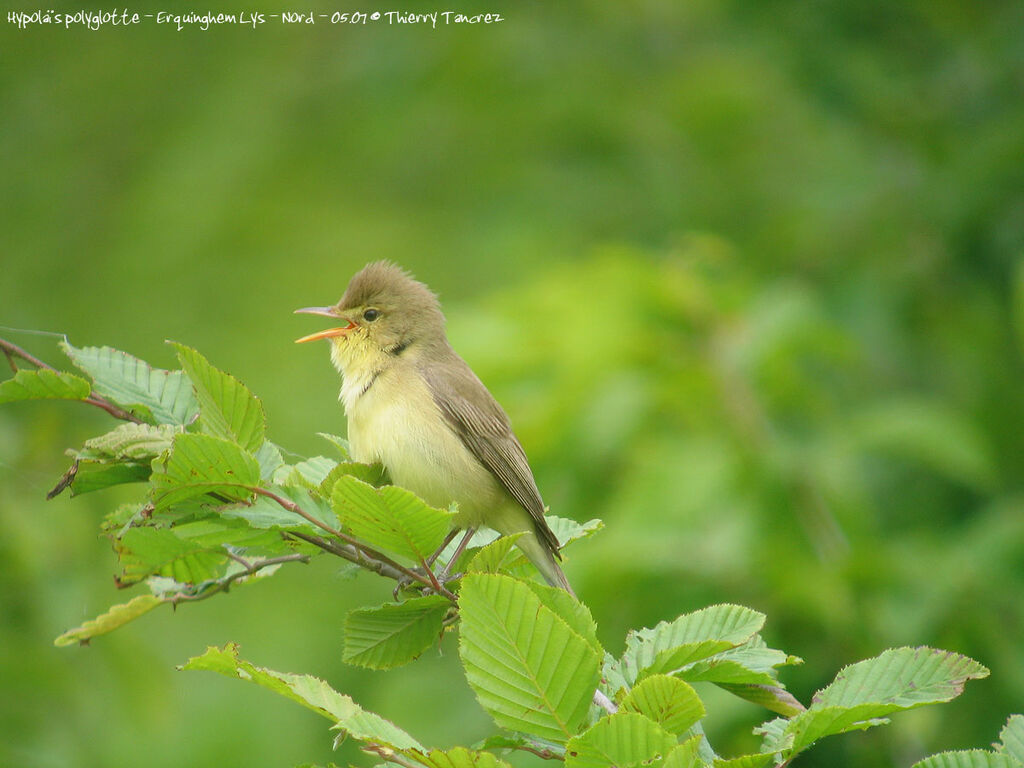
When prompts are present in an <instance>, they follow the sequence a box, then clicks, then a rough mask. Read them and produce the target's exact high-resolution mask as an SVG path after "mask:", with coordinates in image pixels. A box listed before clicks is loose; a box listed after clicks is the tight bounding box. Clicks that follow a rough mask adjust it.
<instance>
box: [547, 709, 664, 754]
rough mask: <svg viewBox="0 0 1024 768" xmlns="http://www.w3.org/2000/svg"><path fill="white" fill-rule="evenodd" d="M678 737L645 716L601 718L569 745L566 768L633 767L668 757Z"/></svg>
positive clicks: (627, 714) (630, 713)
mask: <svg viewBox="0 0 1024 768" xmlns="http://www.w3.org/2000/svg"><path fill="white" fill-rule="evenodd" d="M676 741H677V739H676V737H675V736H674V735H673V734H671V733H669V732H668V731H666V730H665V729H664V728H662V727H661V726H660V725H658V724H657V723H655V722H654V721H653V720H650V719H648V718H646V717H644V716H643V715H639V714H636V713H634V712H620V713H617V714H614V715H609V716H608V717H604V718H601V719H600V720H598V721H597V722H596V723H595V724H594V725H593V726H591V727H590V729H589V730H587V731H586V733H584V734H582V735H581V736H576V737H575V738H573V739H570V740H569V743H568V744H566V745H565V766H566V768H608V767H609V766H616V768H632V766H639V765H643V764H645V763H648V762H651V761H653V760H654V759H655V758H657V757H658V756H661V755H667V754H668V753H669V752H670V751H672V749H674V748H675V747H676Z"/></svg>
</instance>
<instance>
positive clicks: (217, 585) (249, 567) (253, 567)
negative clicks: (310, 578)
mask: <svg viewBox="0 0 1024 768" xmlns="http://www.w3.org/2000/svg"><path fill="white" fill-rule="evenodd" d="M227 555H228V557H230V558H231V559H232V560H234V561H235V562H237V563H240V564H241V565H242V566H243V567H244V568H245V570H244V571H238V572H237V573H232V574H231V575H230V576H225V577H224V578H223V579H219V580H218V581H215V582H214V583H213V584H212V585H211V586H209V587H207V588H206V589H204V590H203V591H202V592H199V593H197V594H189V593H188V592H177V593H175V594H173V595H171V596H169V597H167V598H165V600H166V601H167V602H169V603H171V605H177V604H178V603H185V602H189V603H195V602H199V601H200V600H206V599H207V598H209V597H213V596H214V595H216V594H219V593H220V592H227V590H228V588H229V587H230V586H231V585H232V584H234V583H235V582H236V581H238V580H239V579H243V578H245V577H246V576H252V575H253V574H254V573H257V572H258V571H261V570H263V569H264V568H267V567H269V566H271V565H280V564H281V563H308V562H309V555H303V554H301V553H298V552H296V553H294V554H291V555H281V556H280V557H268V558H267V559H266V560H260V561H258V562H255V563H247V562H246V561H245V560H243V559H242V558H240V557H237V556H235V555H232V554H231V553H227Z"/></svg>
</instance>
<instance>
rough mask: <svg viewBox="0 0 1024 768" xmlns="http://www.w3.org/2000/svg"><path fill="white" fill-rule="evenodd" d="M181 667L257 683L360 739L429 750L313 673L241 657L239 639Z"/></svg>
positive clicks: (400, 747) (208, 649)
mask: <svg viewBox="0 0 1024 768" xmlns="http://www.w3.org/2000/svg"><path fill="white" fill-rule="evenodd" d="M180 669H187V670H202V669H205V670H209V671H211V672H217V673H218V674H221V675H225V676H227V677H235V678H238V679H240V680H248V681H249V682H252V683H256V684H257V685H260V686H262V687H264V688H267V689H269V690H271V691H274V692H275V693H278V694H280V695H281V696H284V697H286V698H289V699H291V700H292V701H295V702H298V703H299V704H301V705H303V706H304V707H307V708H308V709H311V710H313V711H314V712H316V713H318V714H320V715H322V716H324V717H326V718H327V719H328V720H331V721H332V722H333V723H334V726H333V728H334V729H337V730H341V731H344V732H346V733H348V734H349V735H351V736H352V737H354V738H356V739H358V740H360V741H365V742H371V743H374V744H379V745H382V746H385V747H389V748H391V749H395V750H410V749H415V750H418V751H420V752H426V751H427V750H426V749H424V747H423V746H422V745H421V744H420V743H419V742H418V741H416V739H414V738H413V737H412V736H410V735H409V734H408V733H406V732H405V731H403V730H402V729H401V728H398V727H397V726H396V725H394V724H393V723H391V722H389V721H387V720H385V719H384V718H383V717H381V716H380V715H378V714H375V713H373V712H368V711H366V710H364V709H363V708H362V707H360V706H359V705H358V704H356V703H355V702H354V701H352V699H351V698H349V697H348V696H345V695H344V694H341V693H338V692H337V691H336V690H334V689H333V688H331V687H330V686H329V685H327V683H325V682H324V681H323V680H320V679H318V678H315V677H312V676H310V675H293V674H288V673H285V672H274V671H273V670H270V669H266V668H264V667H257V666H255V665H254V664H250V663H249V662H247V661H244V660H242V659H240V658H239V657H238V645H237V644H235V643H228V644H227V645H225V646H224V647H223V648H215V647H212V646H211V647H209V648H207V649H206V653H204V654H203V655H202V656H196V657H194V658H192V659H189V660H188V662H186V663H185V664H184V665H183V666H181V667H180Z"/></svg>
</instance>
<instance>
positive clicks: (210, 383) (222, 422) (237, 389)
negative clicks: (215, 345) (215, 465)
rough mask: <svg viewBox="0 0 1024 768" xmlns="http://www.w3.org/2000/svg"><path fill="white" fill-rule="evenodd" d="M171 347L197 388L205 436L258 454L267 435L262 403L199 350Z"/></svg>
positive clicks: (180, 345)
mask: <svg viewBox="0 0 1024 768" xmlns="http://www.w3.org/2000/svg"><path fill="white" fill-rule="evenodd" d="M170 344H171V345H172V346H173V347H174V348H175V349H177V350H178V360H179V361H180V362H181V367H182V369H183V370H184V371H185V373H186V374H188V377H189V379H190V380H191V381H192V386H193V387H194V388H195V392H196V399H197V400H198V401H199V412H200V417H199V418H200V425H201V427H202V430H203V432H205V433H207V434H209V435H213V436H214V437H220V438H223V439H224V440H229V441H231V442H235V443H238V444H239V445H241V446H242V448H244V449H245V450H247V451H256V450H258V449H259V447H260V446H261V445H262V443H263V435H264V432H265V431H266V417H265V416H264V414H263V404H262V403H261V402H260V401H259V399H258V398H257V397H256V396H255V395H253V393H252V392H250V391H249V388H248V387H246V386H245V385H244V384H243V383H242V382H240V381H239V380H238V379H236V378H235V377H234V376H231V375H230V374H227V373H224V371H221V370H219V369H217V368H214V367H213V366H212V365H210V362H209V361H208V360H207V359H206V358H205V357H203V356H202V355H201V354H199V352H197V351H196V350H194V349H192V348H191V347H186V346H185V345H183V344H177V343H175V342H173V341H172V342H170Z"/></svg>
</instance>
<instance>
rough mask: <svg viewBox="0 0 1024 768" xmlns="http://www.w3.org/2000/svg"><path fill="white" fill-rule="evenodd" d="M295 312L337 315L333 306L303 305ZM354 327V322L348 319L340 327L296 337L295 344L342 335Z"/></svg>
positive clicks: (328, 315)
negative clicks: (299, 337) (347, 321)
mask: <svg viewBox="0 0 1024 768" xmlns="http://www.w3.org/2000/svg"><path fill="white" fill-rule="evenodd" d="M295 313H296V314H306V315H325V316H327V317H338V310H337V309H336V308H335V307H303V308H302V309H296V310H295ZM355 327H356V324H355V323H353V322H352V321H349V324H348V325H346V326H344V327H341V328H327V329H326V330H323V331H317V332H316V333H311V334H309V336H303V337H302V338H301V339H296V340H295V343H296V344H302V343H303V342H306V341H316V340H317V339H330V338H333V337H335V336H344V335H345V334H346V333H348V332H349V331H351V330H352V329H353V328H355Z"/></svg>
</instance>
